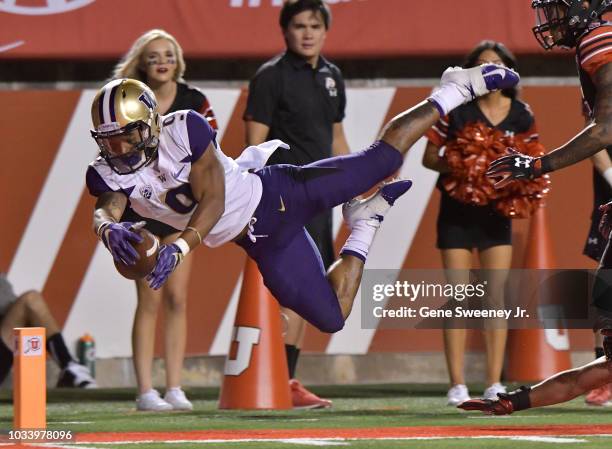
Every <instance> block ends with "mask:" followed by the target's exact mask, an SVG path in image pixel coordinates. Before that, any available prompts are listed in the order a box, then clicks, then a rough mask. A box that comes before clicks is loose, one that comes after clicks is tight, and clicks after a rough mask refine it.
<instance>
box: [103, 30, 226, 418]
mask: <svg viewBox="0 0 612 449" xmlns="http://www.w3.org/2000/svg"><path fill="white" fill-rule="evenodd" d="M184 73H185V60H184V59H183V50H182V49H181V47H180V45H179V44H178V42H177V41H176V39H175V38H174V37H173V36H172V35H170V34H168V33H166V32H165V31H163V30H151V31H148V32H146V33H145V34H143V35H142V36H140V37H139V38H138V39H137V40H136V42H134V44H133V45H132V48H131V49H130V50H129V51H128V53H127V54H126V55H125V57H124V58H123V60H122V61H121V62H120V63H119V64H117V66H116V67H115V71H114V73H113V78H133V79H137V80H140V81H143V82H144V83H146V84H147V85H148V86H149V87H150V88H151V89H152V90H153V92H154V93H155V97H156V99H157V103H158V105H159V111H160V112H161V113H162V115H165V114H168V113H170V112H174V111H178V110H182V109H192V110H194V111H197V112H199V113H200V114H202V115H203V116H204V117H205V118H206V119H207V120H208V123H209V124H210V125H211V126H212V127H213V128H214V129H217V121H216V118H215V115H214V113H213V110H212V108H211V107H210V104H209V103H208V100H207V99H206V96H205V95H204V94H203V93H202V92H200V91H199V90H198V89H196V88H194V87H191V86H189V85H188V84H186V83H185V81H184V80H183V74H184ZM121 221H132V222H138V221H146V222H147V224H146V226H145V227H146V228H147V229H148V230H149V231H151V232H152V233H153V234H155V235H157V236H158V237H160V238H161V240H162V243H168V242H173V241H174V240H176V238H177V236H178V234H176V233H177V232H178V231H177V230H176V229H173V228H171V227H170V226H168V225H166V224H164V223H160V222H157V221H155V220H150V219H144V218H142V217H140V216H139V215H138V214H136V212H134V211H133V210H132V209H130V208H129V207H128V208H127V209H126V212H125V214H124V215H123V217H122V218H121ZM191 265H192V258H191V257H190V256H187V257H186V258H185V260H184V261H183V262H182V263H181V265H180V266H179V267H178V268H177V269H176V270H175V271H174V272H173V273H172V274H171V275H170V277H169V278H168V282H167V283H166V284H165V285H164V286H163V287H162V288H161V289H160V290H153V289H151V288H150V287H149V286H148V284H147V282H146V281H145V280H144V279H143V280H137V281H136V287H137V288H136V290H137V293H138V307H137V308H136V314H135V316H134V326H133V328H132V349H133V358H134V369H135V371H136V381H137V383H138V397H137V399H136V408H137V409H138V410H145V411H167V410H191V409H192V404H191V402H190V401H189V400H188V399H187V398H186V397H185V394H184V392H183V390H182V389H181V372H182V369H183V359H184V357H185V344H186V340H187V290H188V288H187V287H188V282H189V274H190V272H191ZM160 303H163V304H164V309H165V320H164V331H165V332H164V356H165V362H166V364H165V365H166V394H165V396H164V397H163V398H161V397H160V395H159V393H158V392H157V390H155V389H153V383H152V376H151V370H152V364H153V351H154V343H155V323H156V320H157V310H158V308H159V304H160Z"/></svg>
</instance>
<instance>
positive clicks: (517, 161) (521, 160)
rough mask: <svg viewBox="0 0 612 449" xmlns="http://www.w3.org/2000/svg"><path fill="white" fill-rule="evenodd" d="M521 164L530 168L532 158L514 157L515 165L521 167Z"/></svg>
mask: <svg viewBox="0 0 612 449" xmlns="http://www.w3.org/2000/svg"><path fill="white" fill-rule="evenodd" d="M521 165H522V166H523V167H525V168H529V166H530V165H531V159H527V158H521V157H515V158H514V166H515V167H519V168H520V167H521Z"/></svg>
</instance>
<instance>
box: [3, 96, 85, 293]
mask: <svg viewBox="0 0 612 449" xmlns="http://www.w3.org/2000/svg"><path fill="white" fill-rule="evenodd" d="M94 96H95V91H91V90H85V91H83V92H82V93H81V97H80V99H79V101H78V103H77V106H76V108H75V110H74V113H73V114H72V118H71V120H70V123H69V125H68V128H67V130H66V134H65V135H64V138H63V140H62V143H61V144H60V147H59V150H58V152H57V154H56V156H55V160H54V161H53V164H52V166H51V167H50V170H49V174H48V175H47V179H46V180H45V182H44V184H43V186H42V190H41V192H40V196H39V197H38V201H37V202H36V206H35V207H34V209H33V212H32V215H31V216H30V219H29V221H28V225H27V227H26V229H25V232H24V234H23V236H22V238H21V241H20V242H19V246H18V248H17V252H16V253H15V257H14V258H13V260H12V263H11V266H10V269H9V271H8V277H9V279H10V280H11V283H12V284H13V287H14V288H15V291H16V292H17V293H18V294H19V293H21V292H23V291H25V290H27V289H36V290H42V288H43V287H44V285H45V282H46V281H47V277H48V276H49V271H50V270H51V267H52V266H53V262H54V260H55V257H56V256H57V252H58V251H59V248H60V247H61V245H62V243H63V241H64V235H65V234H66V230H67V229H68V226H69V225H70V221H71V220H72V216H73V214H74V211H75V209H76V207H77V205H78V202H79V198H80V197H81V194H82V193H83V185H84V183H85V170H86V168H87V164H89V163H90V162H91V161H92V160H93V158H94V157H95V155H96V152H97V148H96V145H95V143H94V141H93V140H92V139H91V137H90V136H89V128H90V122H89V120H90V119H89V116H90V109H91V102H92V101H93V98H94ZM47 150H50V149H47ZM58 209H61V211H64V212H63V213H62V212H60V211H59V210H58Z"/></svg>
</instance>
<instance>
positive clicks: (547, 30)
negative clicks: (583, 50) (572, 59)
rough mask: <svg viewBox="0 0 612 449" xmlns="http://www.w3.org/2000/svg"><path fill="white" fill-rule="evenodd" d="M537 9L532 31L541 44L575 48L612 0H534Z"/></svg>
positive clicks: (611, 5)
mask: <svg viewBox="0 0 612 449" xmlns="http://www.w3.org/2000/svg"><path fill="white" fill-rule="evenodd" d="M531 7H532V8H533V9H535V11H536V26H535V27H533V34H534V35H535V37H536V39H537V40H538V42H539V43H540V45H541V46H542V47H544V49H546V50H550V49H551V48H553V47H563V48H573V47H575V46H576V44H577V43H578V40H579V39H580V37H581V36H583V35H584V34H585V33H586V32H588V30H589V29H590V27H591V26H592V24H594V23H597V22H599V21H600V20H601V16H602V15H603V14H604V13H605V12H606V11H608V10H609V9H610V8H611V7H612V0H590V1H589V2H586V1H584V0H532V1H531Z"/></svg>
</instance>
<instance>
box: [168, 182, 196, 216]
mask: <svg viewBox="0 0 612 449" xmlns="http://www.w3.org/2000/svg"><path fill="white" fill-rule="evenodd" d="M165 203H166V204H167V205H168V207H169V208H170V209H172V210H173V211H174V212H176V213H177V214H182V215H186V214H189V213H191V211H193V209H195V207H196V206H197V204H198V202H197V201H196V199H195V198H194V197H193V193H192V192H191V185H189V184H181V185H180V186H178V187H176V188H174V189H172V190H168V193H166V199H165Z"/></svg>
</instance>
